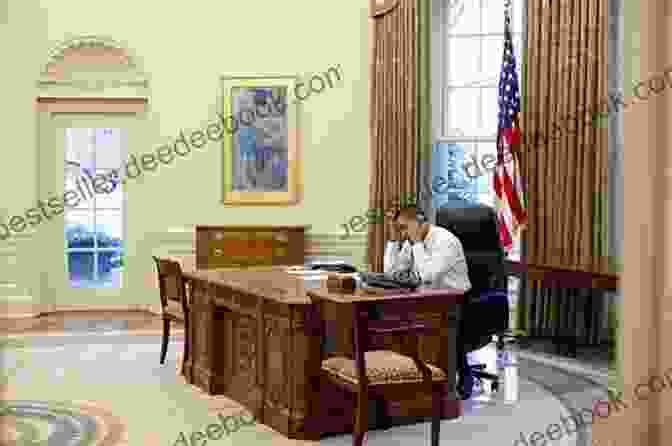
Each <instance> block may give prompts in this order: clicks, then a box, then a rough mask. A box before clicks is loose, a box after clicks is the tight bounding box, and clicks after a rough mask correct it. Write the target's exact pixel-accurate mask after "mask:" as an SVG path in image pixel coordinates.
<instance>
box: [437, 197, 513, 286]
mask: <svg viewBox="0 0 672 446" xmlns="http://www.w3.org/2000/svg"><path fill="white" fill-rule="evenodd" d="M436 224H437V226H441V227H443V228H446V229H448V230H449V231H450V232H452V233H453V234H455V236H456V237H457V238H458V239H460V242H462V248H463V249H464V255H465V257H466V259H467V267H468V269H469V280H470V281H471V285H472V290H471V293H470V295H472V296H476V295H478V294H480V293H481V292H482V291H484V290H487V289H492V288H506V286H507V281H506V275H505V269H504V251H503V250H502V247H501V244H500V241H499V229H498V225H497V216H496V214H495V211H494V209H492V208H491V207H489V206H485V205H482V204H475V203H467V202H465V204H464V205H462V206H459V207H457V206H451V207H444V208H441V209H439V210H438V211H437V214H436Z"/></svg>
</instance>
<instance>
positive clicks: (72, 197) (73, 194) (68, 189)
mask: <svg viewBox="0 0 672 446" xmlns="http://www.w3.org/2000/svg"><path fill="white" fill-rule="evenodd" d="M74 171H75V170H74V169H73V170H66V173H65V188H64V189H63V192H64V193H65V195H67V198H68V203H70V204H75V205H76V206H73V207H66V212H69V211H70V210H71V209H72V210H89V209H90V208H91V206H92V204H93V203H92V200H91V197H92V194H93V189H92V188H91V184H90V182H89V180H88V179H87V178H86V177H83V176H81V175H77V174H74ZM79 171H80V169H77V172H79Z"/></svg>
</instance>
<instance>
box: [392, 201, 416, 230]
mask: <svg viewBox="0 0 672 446" xmlns="http://www.w3.org/2000/svg"><path fill="white" fill-rule="evenodd" d="M392 222H393V223H394V224H395V225H396V226H397V229H398V230H399V232H400V233H401V234H402V236H404V237H409V235H410V234H413V233H418V232H419V231H420V229H421V227H422V226H423V224H424V219H423V218H422V216H421V213H420V211H419V210H418V208H417V207H415V206H408V207H404V208H401V209H399V210H397V212H396V213H395V214H394V217H393V218H392Z"/></svg>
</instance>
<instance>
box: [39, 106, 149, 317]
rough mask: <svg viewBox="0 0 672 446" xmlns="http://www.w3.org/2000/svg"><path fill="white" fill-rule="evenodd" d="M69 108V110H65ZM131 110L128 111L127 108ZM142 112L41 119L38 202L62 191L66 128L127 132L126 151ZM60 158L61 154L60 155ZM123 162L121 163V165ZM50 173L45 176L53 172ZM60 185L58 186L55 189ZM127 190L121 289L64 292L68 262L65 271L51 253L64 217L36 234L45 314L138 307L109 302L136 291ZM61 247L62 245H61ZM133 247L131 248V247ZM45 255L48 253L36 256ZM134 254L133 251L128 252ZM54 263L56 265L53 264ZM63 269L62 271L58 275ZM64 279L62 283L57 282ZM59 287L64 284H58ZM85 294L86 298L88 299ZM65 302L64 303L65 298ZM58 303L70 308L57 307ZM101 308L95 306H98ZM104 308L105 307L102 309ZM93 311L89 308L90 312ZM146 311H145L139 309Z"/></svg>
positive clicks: (67, 289)
mask: <svg viewBox="0 0 672 446" xmlns="http://www.w3.org/2000/svg"><path fill="white" fill-rule="evenodd" d="M68 108H70V107H68ZM129 110H130V107H129ZM144 115H145V114H144V112H141V111H138V110H135V111H129V112H126V113H124V112H122V111H121V110H119V109H118V107H117V109H116V110H115V111H114V112H112V113H101V112H97V113H94V112H91V111H88V112H83V111H81V110H80V113H73V112H72V111H67V112H61V111H55V110H53V109H52V110H49V111H47V112H45V113H41V114H40V122H39V128H40V131H39V136H40V138H39V141H40V142H39V147H40V152H39V153H38V157H37V172H38V175H37V188H36V190H37V193H38V196H39V197H40V198H41V199H42V201H45V200H47V199H48V198H49V197H53V196H62V192H63V190H62V189H61V180H60V178H61V171H62V167H61V165H60V164H59V162H58V158H60V157H61V152H64V149H65V144H64V143H65V141H64V139H65V134H64V131H65V129H66V128H102V127H123V128H126V129H127V130H128V133H129V138H128V139H129V144H128V147H126V149H127V150H129V149H130V146H131V145H134V143H138V142H140V143H141V142H142V137H141V134H140V133H141V132H140V129H141V126H142V120H143V118H144V117H145V116H144ZM54 152H57V153H56V159H54V158H53V156H52V153H54ZM63 155H64V153H63ZM124 161H125V159H124V160H122V162H124ZM53 165H55V167H53V169H54V170H44V169H45V167H46V169H52V167H50V166H53ZM120 170H121V172H120V175H121V174H123V169H120ZM57 183H58V184H57ZM128 189H129V188H128V187H126V186H124V194H125V197H124V198H125V200H124V207H123V209H124V247H123V252H124V255H125V256H126V259H125V260H126V262H125V265H124V274H123V279H122V286H121V288H71V287H68V275H67V258H66V259H65V263H64V264H63V265H61V264H60V260H58V261H57V257H60V254H56V253H54V252H53V250H54V249H57V248H58V249H60V247H64V245H65V243H63V242H64V240H63V239H62V237H63V228H64V223H65V222H64V218H65V213H62V214H60V215H58V216H54V217H53V221H50V222H46V224H40V226H38V227H36V228H35V230H34V234H35V235H34V237H35V246H34V248H35V249H37V250H38V251H35V258H38V259H40V260H41V262H42V263H41V264H39V266H35V268H36V269H37V270H38V274H39V279H38V280H39V287H38V289H39V293H40V294H39V296H40V302H41V304H42V306H43V311H45V312H53V311H63V310H66V309H67V310H73V309H81V310H91V309H108V310H111V309H138V308H137V307H136V306H133V305H131V306H129V305H116V304H114V305H113V308H112V307H110V302H115V301H121V300H122V299H121V298H120V296H121V295H122V293H130V292H131V290H133V289H134V288H137V284H135V283H134V282H133V280H134V279H133V274H129V272H130V268H129V264H130V263H132V262H129V261H128V259H129V256H128V253H129V242H132V237H131V238H129V233H128V231H127V222H128V213H127V212H126V209H127V205H128V200H127V199H126V198H127V197H128ZM62 241H63V242H62ZM133 246H134V245H133ZM40 249H42V250H44V249H46V250H47V252H46V253H45V252H44V251H41V252H40V251H39V250H40ZM131 251H132V250H131ZM55 262H56V263H58V265H55V264H54V263H55ZM61 268H63V269H62V271H61ZM60 274H62V277H61V276H60ZM61 282H62V283H61ZM87 293H89V295H90V299H89V298H88V297H86V298H84V299H82V297H84V296H86V295H87ZM64 296H67V297H64ZM57 299H60V300H61V301H65V302H72V303H57ZM101 300H102V301H103V303H99V301H101ZM106 302H107V303H106ZM92 305H93V306H92ZM143 309H144V307H143Z"/></svg>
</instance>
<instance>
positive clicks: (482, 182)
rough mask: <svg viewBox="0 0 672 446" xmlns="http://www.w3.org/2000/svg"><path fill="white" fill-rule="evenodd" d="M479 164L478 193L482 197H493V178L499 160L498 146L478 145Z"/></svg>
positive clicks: (494, 144) (490, 144) (493, 143)
mask: <svg viewBox="0 0 672 446" xmlns="http://www.w3.org/2000/svg"><path fill="white" fill-rule="evenodd" d="M477 150H478V160H479V161H478V163H479V169H480V174H479V177H478V193H479V194H480V195H493V196H494V191H493V189H492V181H493V180H492V177H493V173H494V169H495V164H496V160H497V145H496V143H495V142H494V141H493V142H486V143H479V144H478V149H477Z"/></svg>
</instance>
